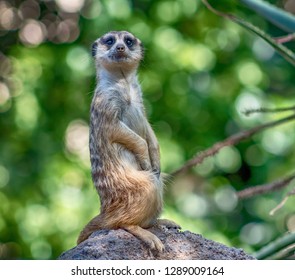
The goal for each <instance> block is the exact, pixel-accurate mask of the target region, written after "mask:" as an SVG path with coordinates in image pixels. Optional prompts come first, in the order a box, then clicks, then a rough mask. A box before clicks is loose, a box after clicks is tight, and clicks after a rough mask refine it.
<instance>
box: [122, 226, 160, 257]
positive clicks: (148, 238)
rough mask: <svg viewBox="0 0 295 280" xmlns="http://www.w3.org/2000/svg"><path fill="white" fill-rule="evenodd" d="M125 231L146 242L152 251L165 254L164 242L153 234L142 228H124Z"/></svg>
mask: <svg viewBox="0 0 295 280" xmlns="http://www.w3.org/2000/svg"><path fill="white" fill-rule="evenodd" d="M123 228H124V229H125V230H127V231H128V232H130V233H131V234H133V235H134V236H136V237H137V238H138V239H140V240H142V241H143V242H145V243H146V244H147V245H148V246H149V248H150V249H152V250H157V251H158V252H163V251H164V249H165V247H164V245H163V243H162V241H161V240H160V239H159V238H158V237H157V236H156V235H154V234H153V233H151V232H149V231H148V230H145V229H143V228H141V227H140V226H133V225H131V226H124V227H123Z"/></svg>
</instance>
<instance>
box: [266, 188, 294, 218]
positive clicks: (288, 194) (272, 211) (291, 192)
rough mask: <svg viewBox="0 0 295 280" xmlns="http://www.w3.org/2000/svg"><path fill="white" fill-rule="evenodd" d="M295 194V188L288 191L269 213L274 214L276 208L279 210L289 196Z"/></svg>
mask: <svg viewBox="0 0 295 280" xmlns="http://www.w3.org/2000/svg"><path fill="white" fill-rule="evenodd" d="M292 195H295V189H293V190H292V191H290V192H288V193H287V195H286V196H285V197H284V199H283V200H282V201H281V202H280V203H279V204H278V205H277V206H276V207H275V208H274V209H272V210H271V211H270V212H269V215H271V216H273V215H274V214H275V212H277V211H278V210H280V209H281V208H282V207H283V206H284V205H285V204H286V202H287V201H288V199H289V197H290V196H292Z"/></svg>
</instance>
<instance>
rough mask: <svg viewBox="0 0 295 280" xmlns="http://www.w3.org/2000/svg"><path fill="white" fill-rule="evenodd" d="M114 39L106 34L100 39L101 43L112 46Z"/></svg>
mask: <svg viewBox="0 0 295 280" xmlns="http://www.w3.org/2000/svg"><path fill="white" fill-rule="evenodd" d="M115 41H116V39H115V37H114V36H108V37H106V38H103V39H102V43H103V44H105V45H107V46H109V47H110V46H112V45H113V44H114V43H115Z"/></svg>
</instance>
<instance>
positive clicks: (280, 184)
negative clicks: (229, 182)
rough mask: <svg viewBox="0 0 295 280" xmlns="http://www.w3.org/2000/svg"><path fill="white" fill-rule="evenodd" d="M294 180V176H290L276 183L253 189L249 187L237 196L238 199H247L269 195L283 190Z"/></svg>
mask: <svg viewBox="0 0 295 280" xmlns="http://www.w3.org/2000/svg"><path fill="white" fill-rule="evenodd" d="M294 179H295V174H294V175H291V176H289V177H286V178H283V179H280V180H278V181H275V182H272V183H269V184H263V185H259V186H255V187H249V188H247V189H244V190H242V191H239V192H237V196H238V198H239V199H247V198H250V197H253V196H256V195H259V194H264V193H269V192H274V191H278V190H280V189H283V188H284V187H286V186H288V184H289V183H290V182H291V181H293V180H294Z"/></svg>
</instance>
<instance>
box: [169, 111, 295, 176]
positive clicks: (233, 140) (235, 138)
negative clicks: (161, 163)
mask: <svg viewBox="0 0 295 280" xmlns="http://www.w3.org/2000/svg"><path fill="white" fill-rule="evenodd" d="M294 119H295V114H293V115H290V116H288V117H285V118H282V119H279V120H276V121H272V122H268V123H265V124H262V125H259V126H256V127H253V128H251V129H249V130H245V131H242V132H239V133H237V134H234V135H232V136H230V137H228V138H226V139H225V140H223V141H221V142H217V143H216V144H214V145H213V146H212V147H211V148H208V149H206V150H204V151H201V152H199V153H197V154H196V155H195V156H194V157H193V158H192V159H190V160H189V161H187V162H186V163H185V164H184V165H183V166H182V167H180V168H179V169H177V170H175V171H174V172H172V173H171V174H170V175H172V176H176V175H179V174H181V173H185V172H186V171H187V170H188V169H190V168H191V167H193V166H195V165H198V164H201V163H202V162H203V161H204V159H205V158H207V157H210V156H213V155H215V154H217V153H218V152H219V150H221V149H222V148H224V147H226V146H232V145H236V144H238V143H240V142H241V141H243V140H245V139H247V138H250V137H252V136H253V135H254V134H256V133H258V132H261V131H263V130H265V129H267V128H270V127H274V126H277V125H280V124H283V123H286V122H289V121H291V120H294Z"/></svg>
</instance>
